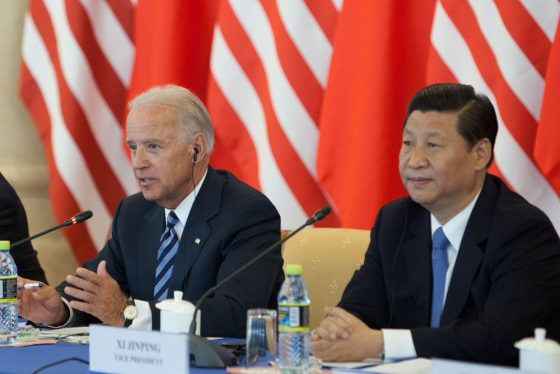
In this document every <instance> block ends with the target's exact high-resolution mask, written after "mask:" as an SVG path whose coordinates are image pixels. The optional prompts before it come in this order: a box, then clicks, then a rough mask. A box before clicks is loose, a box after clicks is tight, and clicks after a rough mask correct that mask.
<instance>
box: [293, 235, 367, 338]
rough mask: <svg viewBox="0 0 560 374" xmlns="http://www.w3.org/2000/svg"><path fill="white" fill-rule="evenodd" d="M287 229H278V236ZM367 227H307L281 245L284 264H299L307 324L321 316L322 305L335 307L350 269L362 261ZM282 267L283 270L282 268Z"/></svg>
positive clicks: (357, 266)
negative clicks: (306, 296)
mask: <svg viewBox="0 0 560 374" xmlns="http://www.w3.org/2000/svg"><path fill="white" fill-rule="evenodd" d="M289 233H290V231H287V230H285V231H282V237H285V236H286V235H288V234H289ZM368 245H369V230H357V229H327V228H308V229H304V230H302V231H300V232H299V233H297V234H296V235H294V236H293V237H292V238H291V239H288V240H287V241H286V242H284V244H283V245H282V257H283V258H284V266H286V264H301V265H302V269H303V273H302V278H303V281H304V283H305V286H306V287H307V291H308V292H309V297H310V299H311V307H310V316H309V327H310V328H311V329H314V328H316V327H317V326H319V324H320V323H321V320H323V318H324V317H325V309H324V308H325V306H336V305H337V304H338V302H339V301H340V299H341V297H342V293H343V292H344V289H345V288H346V285H347V284H348V282H349V281H350V278H351V277H352V275H353V274H354V271H356V270H358V269H359V268H360V266H361V265H362V264H363V263H364V254H365V252H366V249H367V247H368ZM284 270H285V269H284Z"/></svg>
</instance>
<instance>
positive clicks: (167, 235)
mask: <svg viewBox="0 0 560 374" xmlns="http://www.w3.org/2000/svg"><path fill="white" fill-rule="evenodd" d="M177 223H179V218H177V215H175V212H174V211H171V212H169V215H168V216H167V226H166V227H165V231H164V232H163V235H162V236H161V240H160V241H161V245H160V246H159V250H158V257H157V268H156V286H155V287H154V300H157V301H161V300H165V299H166V298H167V290H168V288H169V278H171V273H172V272H173V263H174V262H175V254H176V253H177V248H178V247H179V238H178V237H177V232H175V225H176V224H177Z"/></svg>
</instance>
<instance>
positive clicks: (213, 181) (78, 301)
mask: <svg viewBox="0 0 560 374" xmlns="http://www.w3.org/2000/svg"><path fill="white" fill-rule="evenodd" d="M130 109H131V110H130V113H129V115H128V118H127V123H126V143H127V145H128V147H129V148H130V150H131V156H132V166H133V169H134V173H135V175H136V178H137V180H138V184H139V186H140V188H141V189H142V192H141V193H138V194H135V195H132V196H130V197H127V198H125V199H123V200H122V201H121V202H120V204H119V206H118V207H117V210H116V212H115V217H114V219H113V226H112V237H111V239H110V240H109V241H108V242H107V244H106V245H105V247H104V248H103V249H102V250H101V252H100V253H99V254H98V256H97V257H96V258H95V259H93V260H91V261H88V262H86V263H85V264H84V265H83V267H81V268H79V269H78V270H77V276H68V277H67V282H64V283H63V284H61V285H60V286H58V287H57V289H58V291H59V292H60V294H61V295H62V297H61V296H60V295H59V293H57V292H56V291H55V290H54V289H52V288H48V289H45V290H41V291H35V292H34V294H33V295H31V294H30V293H28V292H26V291H23V292H20V294H21V295H18V296H21V302H20V314H21V315H22V316H24V317H26V318H28V319H30V320H32V321H34V322H41V323H46V324H50V325H61V324H62V325H73V324H79V323H90V322H99V321H101V322H103V323H106V324H110V325H115V326H123V325H124V326H129V325H132V326H133V327H138V328H146V327H152V328H154V329H157V328H159V310H158V309H156V308H155V307H154V305H155V303H156V302H157V301H159V300H163V299H165V298H168V297H172V295H173V291H175V290H181V291H183V293H184V295H183V297H184V298H185V299H187V300H190V301H192V302H195V301H197V300H198V299H199V298H200V297H201V296H202V294H204V293H205V292H206V291H207V290H208V289H210V288H211V287H213V286H214V285H216V284H217V283H218V282H220V281H221V280H223V279H224V278H226V277H227V276H229V275H230V274H231V273H233V272H234V271H235V270H237V269H238V268H239V267H241V266H243V265H244V264H246V263H247V262H248V261H249V260H251V259H252V258H254V257H255V256H257V255H258V254H259V253H260V252H261V251H263V250H264V249H266V248H267V247H269V246H270V245H272V244H273V243H275V242H277V241H278V240H279V239H280V217H279V215H278V212H277V210H276V208H275V207H274V206H273V205H272V203H271V202H270V201H269V200H268V198H266V197H265V196H264V195H263V194H261V193H260V192H258V191H257V190H255V189H253V188H251V187H250V186H248V185H246V184H245V183H243V182H241V181H240V180H238V179H237V178H236V177H235V176H233V175H232V174H231V173H229V172H226V171H220V170H214V169H213V168H212V167H210V166H209V155H210V153H211V151H212V147H213V141H214V137H213V130H212V123H211V121H210V118H209V116H208V113H207V111H206V108H205V107H204V105H203V104H202V102H200V100H199V99H198V98H197V97H196V96H195V95H194V94H192V93H191V92H190V91H188V90H187V89H185V88H182V87H178V86H174V85H169V86H165V87H155V88H153V89H151V90H148V91H147V92H145V93H144V94H141V95H139V96H138V97H136V98H135V99H134V100H132V101H131V103H130ZM282 263H283V261H282V256H281V254H280V248H278V249H277V250H276V251H273V252H271V253H270V254H269V255H267V256H265V257H263V258H262V259H261V261H259V263H257V264H255V265H254V266H253V267H250V268H248V269H247V271H245V272H244V273H242V274H240V275H238V276H237V277H235V278H233V279H232V280H231V282H229V283H227V284H225V285H224V286H223V287H221V288H219V289H217V290H216V292H215V293H214V294H213V295H211V297H210V298H208V299H207V300H205V301H204V302H203V303H202V305H201V312H202V319H201V325H202V326H201V333H202V335H205V336H244V335H245V323H246V322H245V321H246V311H247V309H249V308H257V307H269V308H274V307H275V306H276V294H277V292H278V290H279V287H280V285H281V283H282V281H283V279H284V273H283V271H282ZM20 282H21V283H25V282H27V280H24V279H22V280H20Z"/></svg>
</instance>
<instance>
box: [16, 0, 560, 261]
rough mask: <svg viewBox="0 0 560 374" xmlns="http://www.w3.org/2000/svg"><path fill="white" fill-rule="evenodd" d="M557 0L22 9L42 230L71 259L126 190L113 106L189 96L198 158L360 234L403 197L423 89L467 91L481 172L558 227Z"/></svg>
mask: <svg viewBox="0 0 560 374" xmlns="http://www.w3.org/2000/svg"><path fill="white" fill-rule="evenodd" d="M559 17H560V3H559V2H558V1H557V0H539V1H535V0H495V1H490V0H469V1H465V0H426V1H401V0H384V1H371V0H344V1H343V0H261V1H258V0H208V1H197V0H166V1H157V0H135V1H132V0H66V1H63V0H31V1H30V4H29V10H28V13H27V16H26V19H25V31H24V38H23V46H22V65H23V66H22V76H21V87H20V95H21V97H22V99H23V101H24V102H25V104H26V106H27V107H28V109H29V111H30V113H31V115H32V116H33V118H34V120H35V123H36V124H37V129H38V131H39V133H40V135H41V139H42V141H43V144H44V147H45V150H46V153H47V159H48V166H49V172H50V178H51V187H50V188H51V199H52V204H53V209H54V211H55V215H56V217H57V219H58V220H60V221H63V220H65V219H66V218H68V217H69V216H71V215H72V214H74V213H75V212H77V211H80V210H85V209H91V210H93V212H94V218H93V219H92V220H90V221H87V223H86V225H85V226H83V228H82V231H80V229H79V228H78V227H76V228H73V229H72V231H70V230H69V231H67V232H66V234H67V236H68V238H69V241H70V243H71V245H72V246H73V248H74V251H75V253H76V256H77V258H78V260H80V261H83V260H85V259H87V258H90V257H92V256H93V255H94V254H95V253H96V251H97V250H99V249H100V248H101V247H102V245H103V241H104V238H105V236H106V233H107V230H108V228H109V225H110V220H111V216H112V213H113V210H114V208H115V207H116V204H117V202H118V200H119V199H121V198H122V197H124V196H126V195H128V194H131V193H134V192H136V191H137V190H138V188H137V186H136V184H135V181H134V179H133V175H132V172H131V168H130V163H129V157H128V152H127V151H126V149H125V147H124V146H123V138H124V132H123V125H122V123H123V122H124V121H123V118H124V116H125V114H126V110H125V103H126V101H127V100H128V99H130V98H131V97H133V96H134V95H136V94H138V93H140V92H142V91H144V90H145V89H147V88H149V87H151V86H153V85H158V84H166V83H177V84H181V85H184V86H186V87H188V88H190V89H192V90H193V91H194V92H195V93H197V94H198V96H199V97H201V99H202V100H203V101H204V102H205V103H206V105H207V106H208V109H209V112H210V115H211V116H212V118H213V121H214V125H215V132H216V146H215V152H214V154H213V155H212V158H211V164H212V165H213V166H215V167H220V168H226V169H230V170H232V171H233V172H234V173H235V174H236V175H238V176H239V177H240V178H241V179H243V180H245V181H246V182H247V183H249V184H251V185H253V186H255V187H256V188H258V189H260V190H261V191H263V192H264V193H265V194H266V195H267V196H269V197H270V199H271V200H272V201H273V203H274V204H275V205H276V207H277V208H278V210H279V211H280V214H281V216H282V225H283V228H295V227H296V226H298V225H299V224H301V223H303V222H304V221H305V220H306V218H307V217H308V216H310V215H311V214H312V213H313V212H314V211H315V210H316V209H317V208H319V207H321V206H323V205H327V204H329V205H331V206H332V207H333V213H332V214H331V215H330V216H329V217H328V219H326V220H324V221H322V222H321V223H320V224H321V225H323V226H329V227H339V226H340V227H353V228H362V229H369V228H371V226H372V225H373V221H374V218H375V215H376V213H377V211H378V209H379V208H380V207H381V206H382V205H383V204H385V203H386V202H388V201H390V200H392V199H394V198H397V197H399V196H402V195H403V194H405V193H406V192H405V191H404V190H403V187H402V184H401V182H400V178H399V176H398V169H397V159H398V152H399V149H400V143H401V129H402V125H403V119H404V116H405V111H406V105H407V103H408V100H409V99H410V97H411V96H412V94H413V93H414V92H415V91H417V90H418V89H420V88H422V87H424V86H425V85H427V84H431V83H435V82H461V83H466V84H471V85H473V86H474V87H475V89H476V90H477V91H479V92H482V93H485V94H486V95H488V96H489V97H490V99H491V100H492V102H493V103H494V105H495V107H496V109H497V111H498V118H499V122H500V130H499V133H498V139H497V142H496V148H495V152H496V161H495V164H494V166H493V167H492V168H491V170H490V171H491V172H492V173H494V174H497V175H500V176H501V177H503V178H504V179H505V180H506V181H507V183H508V184H509V185H510V186H511V187H512V188H513V189H515V190H516V191H518V192H519V193H521V194H522V195H523V196H525V197H526V198H527V199H528V200H529V201H530V202H532V203H534V204H535V205H537V206H539V207H540V208H541V209H542V210H544V211H545V212H546V213H547V214H548V216H549V217H550V218H551V220H552V221H553V223H554V225H555V226H556V227H557V229H558V228H560V201H559V198H558V196H559V193H560V147H558V146H556V144H555V143H556V140H557V139H560V126H559V125H558V123H557V118H559V117H560V105H559V104H558V103H560V33H559V31H558V29H557V25H558V19H559Z"/></svg>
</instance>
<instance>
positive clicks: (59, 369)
mask: <svg viewBox="0 0 560 374" xmlns="http://www.w3.org/2000/svg"><path fill="white" fill-rule="evenodd" d="M229 340H233V339H229ZM237 340H238V339H237ZM76 358H77V359H81V360H84V361H89V345H87V344H72V343H66V342H63V341H59V342H58V343H56V344H50V345H31V346H24V347H0V373H2V374H20V373H21V374H31V373H34V372H35V371H37V370H38V369H40V368H41V367H43V366H45V365H48V364H51V363H54V362H57V361H60V360H68V359H73V360H69V361H66V362H62V363H60V364H58V365H55V366H51V367H48V368H45V369H44V370H41V371H40V372H39V373H40V374H82V373H84V374H85V373H95V372H93V371H90V370H89V365H88V364H86V363H83V362H80V361H77V360H75V359H76ZM190 372H191V373H193V374H224V373H225V369H207V368H204V369H199V368H193V367H191V369H190Z"/></svg>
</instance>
